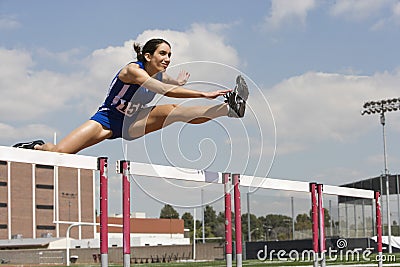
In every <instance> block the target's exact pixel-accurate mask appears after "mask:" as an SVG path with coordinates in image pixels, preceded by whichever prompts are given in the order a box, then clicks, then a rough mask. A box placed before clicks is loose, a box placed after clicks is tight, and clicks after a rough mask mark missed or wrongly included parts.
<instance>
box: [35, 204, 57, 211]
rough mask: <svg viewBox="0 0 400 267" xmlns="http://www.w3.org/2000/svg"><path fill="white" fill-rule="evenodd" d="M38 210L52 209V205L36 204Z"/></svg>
mask: <svg viewBox="0 0 400 267" xmlns="http://www.w3.org/2000/svg"><path fill="white" fill-rule="evenodd" d="M36 208H37V209H38V210H52V209H54V206H53V205H36Z"/></svg>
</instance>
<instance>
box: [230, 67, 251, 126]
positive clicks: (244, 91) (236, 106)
mask: <svg viewBox="0 0 400 267" xmlns="http://www.w3.org/2000/svg"><path fill="white" fill-rule="evenodd" d="M248 97H249V88H248V87H247V84H246V81H245V80H244V78H243V77H242V75H239V76H237V77H236V86H235V89H234V90H233V91H232V92H229V93H227V94H226V95H225V98H226V100H225V103H228V105H229V107H230V109H229V113H228V116H229V117H234V118H243V117H244V112H245V111H246V101H247V99H248Z"/></svg>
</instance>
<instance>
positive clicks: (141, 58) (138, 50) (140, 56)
mask: <svg viewBox="0 0 400 267" xmlns="http://www.w3.org/2000/svg"><path fill="white" fill-rule="evenodd" d="M133 49H134V50H135V52H136V58H137V60H138V61H140V62H143V63H144V62H145V61H146V60H145V58H144V56H143V54H142V48H141V47H140V44H139V43H133Z"/></svg>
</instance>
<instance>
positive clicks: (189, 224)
mask: <svg viewBox="0 0 400 267" xmlns="http://www.w3.org/2000/svg"><path fill="white" fill-rule="evenodd" d="M182 220H183V221H184V226H185V228H187V229H189V230H190V231H193V216H192V214H191V213H190V212H185V213H184V214H183V215H182Z"/></svg>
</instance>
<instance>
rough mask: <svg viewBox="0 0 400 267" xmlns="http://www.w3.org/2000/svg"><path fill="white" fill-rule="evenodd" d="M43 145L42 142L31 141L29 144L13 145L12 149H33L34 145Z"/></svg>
mask: <svg viewBox="0 0 400 267" xmlns="http://www.w3.org/2000/svg"><path fill="white" fill-rule="evenodd" d="M43 144H44V141H43V140H35V141H31V142H25V143H18V144H15V145H13V147H16V148H25V149H34V148H35V146H36V145H43Z"/></svg>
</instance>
